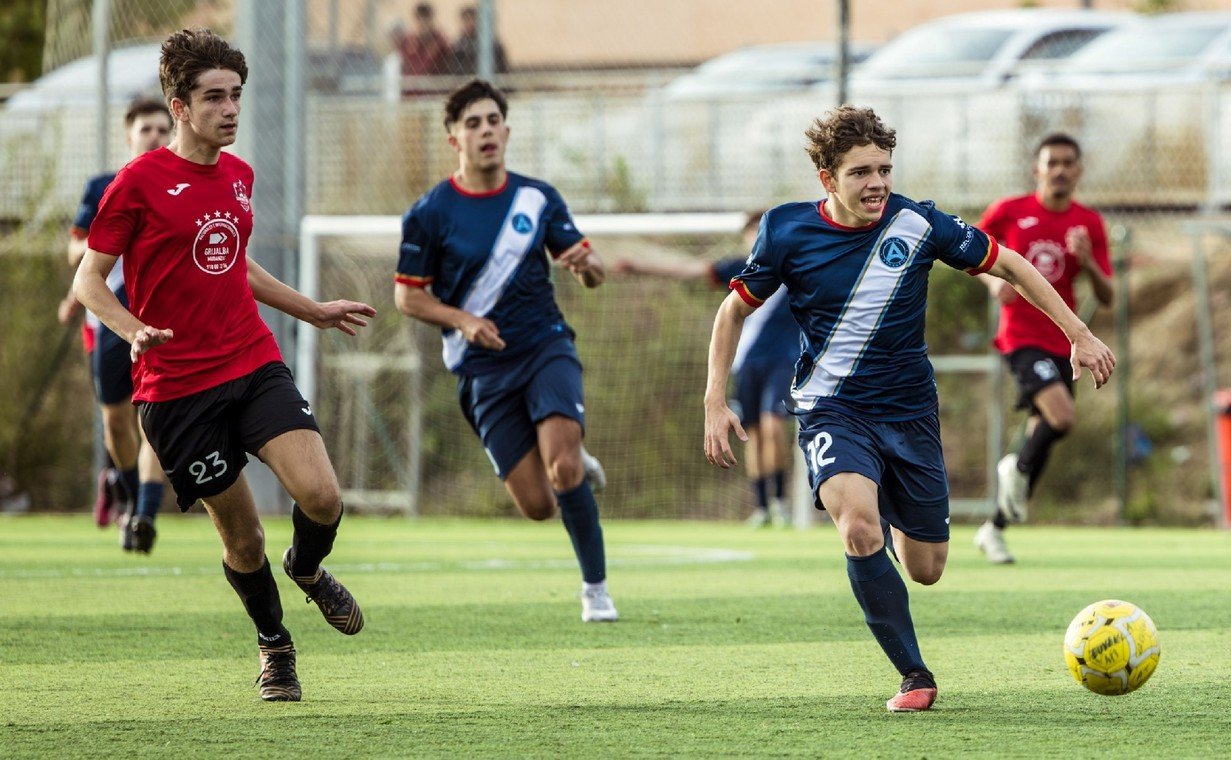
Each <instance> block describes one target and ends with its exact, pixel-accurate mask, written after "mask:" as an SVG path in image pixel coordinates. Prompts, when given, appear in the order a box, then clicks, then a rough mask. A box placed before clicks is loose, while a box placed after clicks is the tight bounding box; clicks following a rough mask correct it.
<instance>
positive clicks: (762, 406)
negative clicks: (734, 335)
mask: <svg viewBox="0 0 1231 760" xmlns="http://www.w3.org/2000/svg"><path fill="white" fill-rule="evenodd" d="M794 374H795V367H794V366H793V365H792V363H791V362H790V361H785V362H775V361H765V362H756V363H748V364H745V365H744V366H742V367H740V370H739V374H737V375H736V377H735V402H736V404H737V405H738V407H739V412H738V413H739V421H740V424H741V425H743V426H744V427H750V426H753V425H756V424H757V423H758V422H760V420H761V415H763V414H767V413H768V414H773V415H775V416H778V417H785V416H787V414H789V412H788V411H787V404H786V400H787V398H789V397H790V395H791V380H792V379H793V377H794Z"/></svg>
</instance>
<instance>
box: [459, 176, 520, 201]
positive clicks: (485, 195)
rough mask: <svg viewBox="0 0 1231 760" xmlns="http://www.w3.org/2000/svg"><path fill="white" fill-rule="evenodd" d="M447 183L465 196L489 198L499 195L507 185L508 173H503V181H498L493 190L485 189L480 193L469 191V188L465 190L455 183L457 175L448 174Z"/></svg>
mask: <svg viewBox="0 0 1231 760" xmlns="http://www.w3.org/2000/svg"><path fill="white" fill-rule="evenodd" d="M449 184H450V185H452V186H453V189H454V190H456V191H457V192H459V193H461V194H462V195H464V196H466V197H467V198H490V197H492V196H493V195H500V194H501V193H503V192H504V189H505V188H506V187H508V186H509V175H508V174H505V175H504V182H501V183H500V187H498V188H496V189H495V190H486V191H484V192H480V193H475V192H471V191H470V190H467V189H466V188H464V187H462V186H461V185H459V184H457V177H454V176H453V175H452V174H450V175H449Z"/></svg>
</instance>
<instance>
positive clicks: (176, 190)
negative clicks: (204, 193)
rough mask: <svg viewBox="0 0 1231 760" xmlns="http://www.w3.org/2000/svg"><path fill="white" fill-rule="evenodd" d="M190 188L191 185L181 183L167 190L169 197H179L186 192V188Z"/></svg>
mask: <svg viewBox="0 0 1231 760" xmlns="http://www.w3.org/2000/svg"><path fill="white" fill-rule="evenodd" d="M189 186H190V185H189V183H187V182H181V183H179V184H178V185H176V186H175V187H173V188H170V189H169V190H167V195H179V194H180V193H182V192H184V188H186V187H189Z"/></svg>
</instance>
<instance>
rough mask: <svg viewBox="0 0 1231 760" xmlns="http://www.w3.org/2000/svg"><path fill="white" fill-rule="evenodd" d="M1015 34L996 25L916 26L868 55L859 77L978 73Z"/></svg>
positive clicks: (969, 74) (975, 74)
mask: <svg viewBox="0 0 1231 760" xmlns="http://www.w3.org/2000/svg"><path fill="white" fill-rule="evenodd" d="M1012 34H1013V30H1011V29H994V28H993V29H953V28H950V27H938V26H932V27H926V28H922V29H916V30H913V31H910V32H906V33H905V34H903V35H902V36H901V37H899V38H898V39H896V40H894V41H893V42H890V43H889V44H888V45H886V46H885V47H883V48H881V49H880V51H879V52H877V53H876V54H874V55H872V56H871V57H870V58H868V60H867V61H865V62H864V64H863V65H862V66H861V67H860V68H859V70H858V76H860V77H865V76H871V77H894V78H909V77H925V76H935V75H936V74H937V73H938V72H941V73H945V74H949V75H951V76H977V75H978V74H979V73H980V72H982V71H983V68H984V64H986V63H987V62H988V61H990V60H991V59H992V58H993V57H995V55H996V53H997V51H999V50H1000V48H1001V47H1002V46H1003V45H1004V43H1005V42H1006V41H1007V40H1008V39H1009V37H1010V36H1012Z"/></svg>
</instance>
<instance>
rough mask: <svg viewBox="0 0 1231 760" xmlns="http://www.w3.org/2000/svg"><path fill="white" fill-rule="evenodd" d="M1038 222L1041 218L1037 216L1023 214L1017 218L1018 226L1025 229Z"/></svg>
mask: <svg viewBox="0 0 1231 760" xmlns="http://www.w3.org/2000/svg"><path fill="white" fill-rule="evenodd" d="M1038 223H1039V218H1038V217H1037V216H1023V217H1022V218H1021V219H1018V220H1017V226H1018V227H1019V228H1020V229H1023V230H1028V229H1030V228H1031V227H1033V226H1034V225H1036V224H1038Z"/></svg>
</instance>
